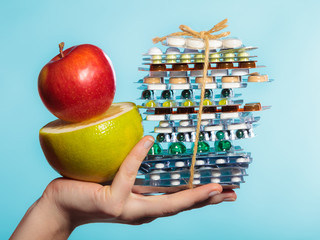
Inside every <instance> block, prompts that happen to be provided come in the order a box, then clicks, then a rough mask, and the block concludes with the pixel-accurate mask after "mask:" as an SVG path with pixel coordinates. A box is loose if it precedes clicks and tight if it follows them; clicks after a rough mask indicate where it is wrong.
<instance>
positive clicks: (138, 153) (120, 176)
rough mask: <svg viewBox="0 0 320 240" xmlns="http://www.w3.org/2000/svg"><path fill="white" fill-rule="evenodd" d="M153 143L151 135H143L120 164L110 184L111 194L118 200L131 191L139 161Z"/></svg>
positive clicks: (124, 197)
mask: <svg viewBox="0 0 320 240" xmlns="http://www.w3.org/2000/svg"><path fill="white" fill-rule="evenodd" d="M153 143H154V139H153V137H151V136H145V137H144V138H142V139H141V140H140V141H139V142H138V143H137V144H136V145H135V146H134V148H133V149H132V150H131V152H130V153H129V154H128V156H127V157H126V158H125V160H124V161H123V163H122V164H121V166H120V169H119V171H118V173H117V175H116V176H115V178H114V180H113V182H112V184H111V194H112V196H114V197H115V198H116V199H118V200H119V201H121V200H125V199H126V198H127V197H128V196H129V194H130V193H131V189H132V186H133V184H134V182H135V179H136V176H137V173H138V170H139V167H140V165H141V162H142V161H143V160H144V158H145V157H146V155H147V153H148V151H149V149H150V148H151V146H152V145H153Z"/></svg>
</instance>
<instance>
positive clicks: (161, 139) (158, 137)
mask: <svg viewBox="0 0 320 240" xmlns="http://www.w3.org/2000/svg"><path fill="white" fill-rule="evenodd" d="M164 138H165V137H164V134H163V133H159V134H158V135H157V141H158V142H163V141H164Z"/></svg>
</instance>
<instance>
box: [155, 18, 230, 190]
mask: <svg viewBox="0 0 320 240" xmlns="http://www.w3.org/2000/svg"><path fill="white" fill-rule="evenodd" d="M227 21H228V19H224V20H222V21H221V22H219V23H218V24H216V25H214V26H213V28H211V29H210V30H209V31H200V32H196V31H194V30H193V29H191V28H190V27H188V26H186V25H180V26H179V29H180V30H181V31H182V32H176V33H171V34H169V35H167V36H164V37H155V38H153V39H152V41H153V43H155V44H156V43H158V42H163V41H164V40H166V39H167V37H173V36H189V37H194V38H200V39H203V40H204V44H205V58H204V66H203V82H202V84H201V97H200V106H199V111H198V122H197V130H196V139H195V142H194V148H193V155H192V163H191V167H190V178H189V183H188V185H189V188H193V179H194V167H195V162H196V157H197V152H198V143H199V133H200V126H201V116H202V108H203V100H204V93H205V85H206V81H207V79H208V78H207V73H208V67H209V40H211V39H219V38H222V37H226V36H228V35H229V34H230V32H223V33H220V34H213V33H215V32H219V31H221V30H222V29H224V28H226V27H228V25H227V24H226V23H227Z"/></svg>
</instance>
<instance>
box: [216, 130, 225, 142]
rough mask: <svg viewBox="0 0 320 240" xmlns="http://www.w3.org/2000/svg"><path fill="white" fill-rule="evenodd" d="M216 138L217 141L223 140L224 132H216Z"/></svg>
mask: <svg viewBox="0 0 320 240" xmlns="http://www.w3.org/2000/svg"><path fill="white" fill-rule="evenodd" d="M216 137H217V139H219V140H222V139H224V132H223V131H218V132H216Z"/></svg>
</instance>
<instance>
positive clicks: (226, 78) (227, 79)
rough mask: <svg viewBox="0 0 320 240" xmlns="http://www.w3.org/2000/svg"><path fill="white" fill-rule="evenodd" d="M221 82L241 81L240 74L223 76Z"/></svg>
mask: <svg viewBox="0 0 320 240" xmlns="http://www.w3.org/2000/svg"><path fill="white" fill-rule="evenodd" d="M221 82H223V83H238V82H240V77H239V76H223V77H222V78H221Z"/></svg>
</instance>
